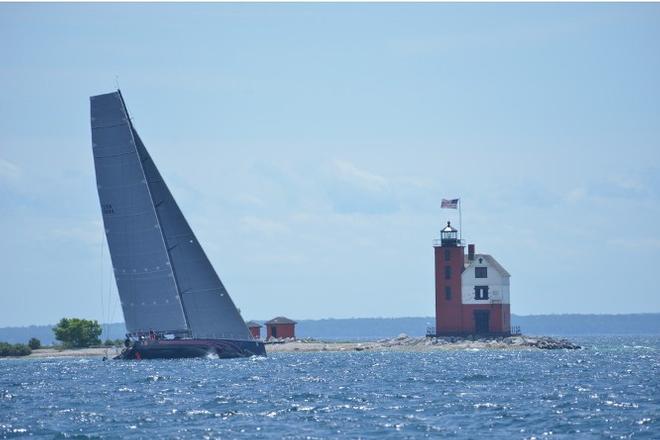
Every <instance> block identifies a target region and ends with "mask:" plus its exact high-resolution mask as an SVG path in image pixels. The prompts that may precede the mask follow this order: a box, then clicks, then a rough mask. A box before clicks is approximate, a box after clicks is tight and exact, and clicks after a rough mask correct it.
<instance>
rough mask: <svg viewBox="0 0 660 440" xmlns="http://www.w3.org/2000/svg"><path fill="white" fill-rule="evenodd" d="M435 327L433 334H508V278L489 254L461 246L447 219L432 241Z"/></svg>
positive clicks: (470, 246)
mask: <svg viewBox="0 0 660 440" xmlns="http://www.w3.org/2000/svg"><path fill="white" fill-rule="evenodd" d="M433 248H434V255H435V329H433V331H429V334H430V335H433V336H460V335H493V336H495V335H505V336H508V335H510V334H511V305H510V296H509V279H510V277H511V275H510V274H509V272H507V271H506V269H504V267H503V266H502V265H501V264H500V263H498V262H497V260H495V258H494V257H493V256H492V255H488V254H477V253H476V248H475V245H474V244H470V245H468V253H467V255H466V254H465V246H464V244H463V241H462V240H461V239H460V238H459V235H458V230H457V229H456V228H454V227H453V226H452V225H451V223H450V222H447V226H446V227H444V228H443V229H442V231H440V240H435V241H434V243H433Z"/></svg>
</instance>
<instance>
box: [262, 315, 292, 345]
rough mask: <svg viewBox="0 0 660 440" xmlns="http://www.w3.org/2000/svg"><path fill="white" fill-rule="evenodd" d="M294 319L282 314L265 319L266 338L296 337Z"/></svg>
mask: <svg viewBox="0 0 660 440" xmlns="http://www.w3.org/2000/svg"><path fill="white" fill-rule="evenodd" d="M296 324H297V323H296V321H292V320H291V319H289V318H285V317H284V316H278V317H277V318H273V319H271V320H270V321H266V339H270V338H278V339H284V338H294V339H295V337H296Z"/></svg>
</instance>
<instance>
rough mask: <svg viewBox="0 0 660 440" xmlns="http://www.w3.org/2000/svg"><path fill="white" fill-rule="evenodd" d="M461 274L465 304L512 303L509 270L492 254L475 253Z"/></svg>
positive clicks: (463, 301)
mask: <svg viewBox="0 0 660 440" xmlns="http://www.w3.org/2000/svg"><path fill="white" fill-rule="evenodd" d="M466 263H467V266H466V267H465V270H464V271H463V273H462V274H461V284H462V287H461V299H462V303H463V304H510V302H509V301H510V300H509V278H510V277H511V275H509V272H507V271H506V269H504V268H503V267H502V266H501V265H500V264H499V263H498V262H497V260H495V258H493V257H492V256H491V255H487V254H475V255H474V259H473V260H472V261H467V262H466Z"/></svg>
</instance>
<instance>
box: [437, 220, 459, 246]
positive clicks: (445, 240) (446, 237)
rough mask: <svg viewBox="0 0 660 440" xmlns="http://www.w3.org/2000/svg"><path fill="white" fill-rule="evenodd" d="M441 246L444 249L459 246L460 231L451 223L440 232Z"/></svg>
mask: <svg viewBox="0 0 660 440" xmlns="http://www.w3.org/2000/svg"><path fill="white" fill-rule="evenodd" d="M440 244H441V245H442V247H449V246H458V245H459V241H458V229H456V228H454V227H452V225H451V222H447V226H445V227H444V229H443V230H442V231H440Z"/></svg>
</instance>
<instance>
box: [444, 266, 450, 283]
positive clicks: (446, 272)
mask: <svg viewBox="0 0 660 440" xmlns="http://www.w3.org/2000/svg"><path fill="white" fill-rule="evenodd" d="M450 278H451V266H445V279H446V280H448V279H450Z"/></svg>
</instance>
